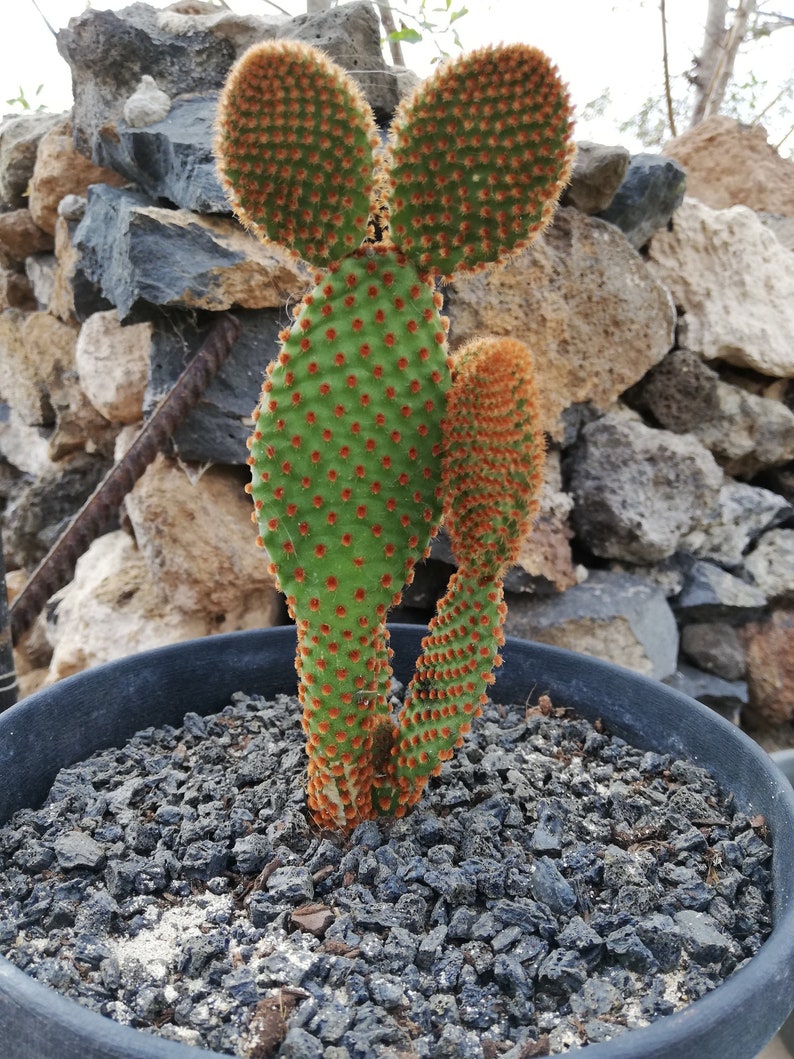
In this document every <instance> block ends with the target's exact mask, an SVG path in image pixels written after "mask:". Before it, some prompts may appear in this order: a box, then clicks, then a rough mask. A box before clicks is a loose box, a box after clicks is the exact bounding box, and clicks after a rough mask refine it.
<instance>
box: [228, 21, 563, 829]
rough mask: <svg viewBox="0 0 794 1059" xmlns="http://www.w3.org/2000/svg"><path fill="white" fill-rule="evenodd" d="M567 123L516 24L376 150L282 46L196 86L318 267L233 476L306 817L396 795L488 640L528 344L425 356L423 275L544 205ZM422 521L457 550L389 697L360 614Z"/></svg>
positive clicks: (253, 225) (449, 75)
mask: <svg viewBox="0 0 794 1059" xmlns="http://www.w3.org/2000/svg"><path fill="white" fill-rule="evenodd" d="M570 121H571V114H570V107H569V104H568V98H567V94H566V91H565V88H564V86H563V85H562V83H561V82H560V80H559V77H558V75H557V73H556V70H555V69H554V67H553V66H551V64H550V63H549V61H548V59H547V58H546V57H545V56H544V55H543V54H542V53H541V52H539V51H537V50H536V49H534V48H531V47H528V46H525V45H510V46H501V47H496V48H484V49H481V50H479V51H476V52H474V53H472V54H471V55H469V56H466V57H464V58H461V59H459V60H457V61H455V62H451V63H449V64H447V65H445V66H444V67H443V68H442V69H441V70H439V71H438V72H437V73H436V74H435V75H434V76H433V77H431V78H430V79H428V80H427V81H426V82H424V83H423V84H422V85H421V86H420V87H419V88H418V89H417V90H416V91H415V92H414V93H413V95H411V96H410V97H409V98H407V99H406V100H405V101H404V102H403V104H402V105H401V106H400V108H399V110H398V112H397V114H396V116H395V119H394V122H393V123H392V128H391V131H390V134H389V141H388V144H387V147H386V149H385V151H384V150H381V147H380V138H379V136H378V133H377V129H376V127H375V122H374V118H373V115H372V111H371V109H370V107H369V105H368V104H367V103H366V101H365V100H364V98H363V96H362V94H361V92H360V90H359V88H358V86H357V85H356V84H355V82H354V81H353V80H352V79H351V78H350V77H349V76H348V75H347V74H346V73H345V72H344V71H343V70H341V69H339V68H338V67H337V66H335V65H334V64H333V63H332V62H330V60H329V59H328V58H327V57H326V56H324V55H323V54H322V53H321V52H319V51H317V50H316V49H314V48H312V47H310V46H308V45H305V44H302V43H297V42H291V41H268V42H266V43H263V44H258V45H255V46H254V47H252V48H251V49H249V51H248V52H246V53H245V55H243V57H242V58H241V59H240V60H239V62H238V63H237V64H236V66H235V67H234V68H233V69H232V72H231V74H230V76H229V79H228V81H227V84H226V87H225V89H224V92H223V94H222V96H221V102H220V107H219V116H218V128H217V141H216V153H217V157H218V167H219V171H220V174H221V178H222V180H223V182H224V185H225V187H226V189H227V192H228V195H229V198H230V201H231V203H232V206H233V208H234V211H235V213H236V215H237V216H238V218H239V219H240V220H241V222H242V223H243V224H245V225H246V226H247V227H248V228H249V229H250V230H251V231H252V232H253V233H254V234H255V235H256V236H257V237H258V238H260V239H262V240H263V241H265V242H273V243H278V244H281V245H282V246H284V247H286V248H287V249H289V250H290V251H291V252H292V253H293V254H295V255H299V256H301V257H303V258H304V259H305V260H307V261H308V262H309V263H310V264H312V265H314V266H315V267H316V268H317V269H318V270H319V271H318V273H317V276H316V280H315V287H314V289H313V290H311V291H310V292H309V293H308V294H306V295H305V296H304V298H303V300H302V301H301V302H300V304H299V305H298V306H297V308H296V310H295V312H294V314H293V316H294V320H293V323H292V326H291V327H290V328H289V329H287V330H285V331H284V332H282V334H281V336H280V342H281V345H280V349H279V351H278V354H277V356H276V358H275V359H272V360H270V362H269V363H268V366H267V373H266V377H265V382H264V385H263V387H262V392H261V396H260V400H259V404H258V406H257V408H256V409H255V411H254V421H255V427H254V432H253V435H252V437H251V439H250V456H249V459H248V463H249V465H250V467H251V484H250V485H249V486H248V487H247V488H248V492H250V494H251V496H252V498H253V502H254V520H255V522H256V523H257V525H258V527H259V541H260V543H261V544H262V546H263V547H264V548H266V550H267V552H268V555H269V557H270V562H271V569H272V572H273V574H274V576H275V577H276V579H277V582H278V585H279V587H280V588H281V590H282V591H283V592H284V593H285V595H286V599H287V605H288V608H289V612H290V615H291V617H292V618H293V619H294V621H295V623H296V626H297V632H298V650H297V656H296V669H297V672H298V677H299V694H300V700H301V704H302V708H303V722H302V723H303V728H304V731H305V733H306V749H307V754H308V776H309V779H308V803H309V808H310V810H311V812H312V814H313V816H314V818H315V820H316V821H317V823H318V824H319V825H320V826H322V827H330V828H334V829H341V830H343V831H349V830H350V829H352V828H353V827H355V826H356V824H358V823H359V822H360V821H361V820H365V819H369V818H371V817H373V816H376V815H378V814H381V813H388V814H393V815H396V816H401V815H402V814H404V813H405V812H406V810H407V809H408V808H409V807H410V806H411V805H413V804H415V803H416V802H417V801H418V800H419V798H420V797H421V793H422V790H423V788H424V785H425V784H426V782H427V779H428V777H429V776H431V775H435V774H437V773H438V772H439V771H440V769H441V765H442V763H443V762H444V761H445V760H447V759H448V758H449V757H451V756H452V753H453V750H454V748H455V747H456V746H459V745H460V744H461V742H462V740H463V737H464V736H465V734H466V732H467V731H468V730H469V727H470V725H471V722H472V720H473V718H475V717H476V716H477V715H478V714H479V712H480V709H481V704H482V702H483V701H484V699H485V690H486V688H487V686H488V684H489V683H490V682H491V681H492V680H493V675H492V674H493V669H494V667H495V666H496V665H498V664H499V662H500V659H499V654H498V651H499V647H500V646H501V644H502V643H503V642H504V637H503V634H502V624H503V621H504V614H505V604H504V600H503V591H502V576H503V574H504V572H505V570H506V568H507V567H508V566H509V565H510V564H511V563H512V562H514V561H515V558H516V556H517V554H518V550H519V548H520V546H521V544H522V542H523V540H524V538H525V537H526V535H527V533H528V532H529V529H530V527H531V524H532V519H533V516H534V513H535V510H536V506H537V499H536V498H537V493H538V490H539V487H540V484H541V479H542V466H543V452H544V450H543V438H542V434H541V432H540V428H539V427H538V425H537V424H538V414H537V396H536V392H535V383H534V375H533V368H532V358H531V355H530V353H529V351H528V350H527V349H526V347H525V346H523V345H522V344H521V343H520V342H517V341H515V340H513V339H510V338H504V337H495V338H482V339H476V340H474V341H473V342H471V343H469V344H468V345H467V346H465V347H464V348H463V349H462V350H459V351H458V352H457V353H456V355H455V356H454V357H450V356H449V354H448V351H447V341H446V332H447V321H446V320H445V318H444V317H442V316H441V315H440V307H441V297H440V295H439V294H438V292H437V291H436V284H437V283H438V282H439V280H449V279H451V278H453V276H454V275H458V274H461V273H465V272H474V271H477V270H479V269H483V268H486V267H492V266H494V265H498V264H501V263H503V262H504V261H505V260H507V259H508V258H509V256H510V255H511V254H513V253H515V252H516V251H518V250H521V249H522V248H524V247H525V246H527V245H528V244H529V243H530V242H531V240H532V239H533V238H534V237H535V236H536V235H537V234H538V233H539V232H540V231H542V230H543V228H544V227H545V226H546V225H547V224H548V222H549V220H550V219H551V216H552V213H553V211H554V207H555V205H556V202H557V200H558V198H559V195H560V193H561V191H562V189H563V187H564V186H565V184H566V182H567V180H568V176H569V173H570V168H571V163H572V157H573V148H572V146H571V141H570ZM442 520H443V521H445V524H446V525H447V527H448V530H449V534H450V539H451V541H452V545H453V549H454V551H455V555H456V558H457V561H458V570H457V571H456V573H455V574H454V575H453V577H452V579H451V580H450V584H449V587H448V590H447V592H446V594H445V595H444V597H443V598H442V599H441V600H440V601H439V603H438V608H437V613H436V616H435V617H434V618H433V620H432V621H431V623H430V627H429V629H428V635H427V636H426V637H425V639H424V641H423V650H422V654H421V656H420V658H419V660H418V662H417V667H416V672H415V676H414V678H413V681H412V682H411V685H410V687H409V689H408V693H407V696H406V701H405V704H404V706H403V707H402V709H401V710H400V713H399V716H396V717H393V716H392V714H391V708H390V702H389V679H390V676H391V666H390V662H389V656H390V652H389V639H388V631H387V628H386V617H387V614H388V612H389V609H390V608H391V607H393V606H395V605H396V604H397V603H399V601H400V598H401V593H402V590H403V588H404V587H405V585H406V584H410V582H411V580H412V578H413V576H414V570H415V567H416V564H417V563H418V562H419V561H420V560H421V559H422V558H423V557H424V556H425V555H426V554H427V552H428V549H429V545H430V541H431V540H432V538H433V536H434V535H435V533H436V532H437V531H438V528H439V525H440V524H441V522H442Z"/></svg>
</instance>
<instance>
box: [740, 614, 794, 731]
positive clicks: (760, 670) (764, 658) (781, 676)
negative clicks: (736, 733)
mask: <svg viewBox="0 0 794 1059" xmlns="http://www.w3.org/2000/svg"><path fill="white" fill-rule="evenodd" d="M742 638H743V640H744V645H745V650H746V652H747V691H748V698H749V704H748V707H747V711H746V716H745V719H746V720H747V722H748V724H749V725H750V726H753V725H757V724H763V723H767V724H784V723H786V722H788V721H794V611H791V610H789V609H781V610H774V611H772V613H771V615H770V616H769V617H768V618H767V619H766V620H765V621H761V622H752V623H750V624H748V625H745V626H744V628H743V629H742Z"/></svg>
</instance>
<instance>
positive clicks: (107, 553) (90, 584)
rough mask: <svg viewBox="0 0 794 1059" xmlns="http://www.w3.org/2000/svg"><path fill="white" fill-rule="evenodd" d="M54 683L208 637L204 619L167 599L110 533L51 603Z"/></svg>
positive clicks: (122, 537) (124, 537)
mask: <svg viewBox="0 0 794 1059" xmlns="http://www.w3.org/2000/svg"><path fill="white" fill-rule="evenodd" d="M48 609H49V612H50V615H51V617H50V623H49V629H48V634H49V639H50V642H51V643H52V646H53V654H52V661H51V663H50V669H49V675H48V681H49V682H50V683H51V682H53V681H55V680H60V679H61V678H62V677H67V676H70V675H71V674H72V673H77V672H79V671H80V670H83V669H88V668H89V667H91V666H96V665H100V664H101V663H103V662H110V661H113V660H114V659H116V658H123V657H125V656H126V655H129V654H136V653H137V652H139V651H145V650H147V649H149V648H152V647H160V646H162V645H164V644H168V643H177V642H179V641H181V640H190V639H193V638H194V637H197V636H202V635H204V634H205V633H206V631H207V628H206V620H205V619H204V617H203V616H202V615H198V614H191V613H189V612H187V613H186V612H184V611H180V610H178V609H177V608H175V607H174V606H172V605H170V604H169V603H168V602H166V601H165V600H164V598H163V595H162V592H161V589H160V586H159V585H157V583H156V582H155V581H154V580H153V579H152V577H151V575H150V574H149V571H148V569H147V566H146V562H145V561H144V558H143V556H142V555H141V553H140V552H139V551H138V549H137V548H136V546H135V542H134V541H133V540H132V539H131V538H130V537H129V535H128V534H126V533H124V532H123V531H121V530H116V531H115V532H113V533H106V534H105V535H104V536H102V537H99V538H98V539H97V540H95V541H94V542H93V544H91V546H90V547H89V549H88V551H87V552H85V554H84V555H83V556H82V557H81V558H80V559H79V560H78V562H77V570H76V572H75V576H74V579H73V580H72V581H71V582H70V583H69V584H68V585H67V586H66V587H65V588H63V589H61V590H60V592H57V593H56V594H55V596H53V597H52V599H51V600H50V603H49V608H48Z"/></svg>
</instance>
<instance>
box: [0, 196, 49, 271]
mask: <svg viewBox="0 0 794 1059" xmlns="http://www.w3.org/2000/svg"><path fill="white" fill-rule="evenodd" d="M52 248H53V241H52V235H51V234H50V233H49V232H45V231H42V229H41V228H39V226H38V225H37V224H36V223H35V222H34V220H33V217H32V216H31V213H30V210H24V209H23V210H11V211H10V212H9V213H0V250H2V251H4V253H6V254H7V255H8V256H9V257H10V258H12V259H13V260H14V261H19V262H22V261H24V260H25V258H26V257H29V256H30V255H31V254H42V253H44V252H45V251H47V250H52Z"/></svg>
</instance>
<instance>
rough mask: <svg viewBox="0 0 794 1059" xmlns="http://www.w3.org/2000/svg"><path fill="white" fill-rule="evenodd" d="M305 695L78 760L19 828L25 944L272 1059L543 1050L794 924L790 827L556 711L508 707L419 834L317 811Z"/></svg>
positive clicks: (494, 712) (675, 1000) (626, 1018)
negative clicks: (779, 853)
mask: <svg viewBox="0 0 794 1059" xmlns="http://www.w3.org/2000/svg"><path fill="white" fill-rule="evenodd" d="M298 715H299V708H298V705H297V702H296V700H294V699H290V698H286V697H282V698H279V699H278V700H277V701H276V702H266V701H264V700H261V699H253V700H252V699H249V698H247V697H243V696H237V697H236V698H235V700H234V702H233V703H232V705H230V706H228V707H227V708H226V709H225V710H223V711H222V712H221V713H220V714H217V715H215V716H213V717H207V718H202V717H199V716H198V715H196V714H188V716H187V717H186V718H185V721H184V727H182V728H179V729H174V728H171V727H165V728H163V729H158V730H153V729H147V730H145V731H143V732H140V733H138V734H137V735H136V736H135V737H134V738H133V739H132V740H131V741H130V742H129V743H128V744H127V745H126V746H125V747H122V748H121V749H112V750H107V751H105V752H102V753H98V754H96V755H95V756H93V757H92V758H91V759H90V760H88V761H86V762H83V763H81V764H78V765H75V766H73V767H72V768H69V769H64V770H63V771H62V772H61V773H59V775H58V777H57V778H56V780H55V783H54V785H53V788H52V791H51V794H50V796H49V798H48V800H47V802H46V804H45V805H44V806H43V807H42V808H39V809H25V810H21V811H20V812H18V813H17V814H16V815H15V816H14V817H13V819H12V820H11V821H10V822H8V823H7V824H6V825H5V826H4V827H3V828H2V829H0V952H2V954H3V955H5V956H6V958H7V959H9V960H10V961H11V962H13V963H14V964H15V965H16V966H17V967H20V968H22V969H24V970H25V971H26V972H27V973H28V974H29V975H31V976H33V977H34V978H36V979H37V980H38V981H40V982H42V983H44V984H46V985H48V986H50V987H52V988H53V989H56V990H58V991H59V992H61V993H63V994H65V995H66V996H69V997H72V998H74V999H75V1000H77V1001H79V1002H80V1003H81V1004H84V1005H85V1006H87V1007H89V1008H92V1009H94V1010H96V1011H98V1012H101V1013H102V1014H103V1015H107V1016H109V1017H111V1018H114V1019H116V1020H117V1021H119V1022H121V1023H125V1024H128V1025H131V1026H134V1027H138V1028H140V1029H141V1030H143V1031H145V1032H151V1033H157V1034H160V1035H161V1036H163V1037H166V1038H170V1039H172V1040H177V1041H182V1042H184V1043H186V1044H190V1045H195V1046H198V1047H202V1048H208V1049H211V1050H214V1051H217V1052H224V1053H228V1054H232V1055H240V1056H249V1057H254V1059H268V1057H270V1056H273V1057H276V1056H278V1057H282V1059H375V1057H390V1059H397V1057H398V1056H401V1055H404V1054H406V1053H409V1054H410V1055H416V1056H419V1057H428V1059H430V1057H432V1059H494V1057H496V1056H504V1057H506V1059H519V1057H521V1059H526V1057H528V1056H532V1055H545V1054H554V1053H559V1052H564V1051H567V1050H568V1049H570V1048H574V1047H576V1046H578V1045H581V1044H586V1043H589V1042H596V1041H603V1040H606V1039H609V1038H610V1037H614V1036H615V1035H617V1034H620V1033H624V1032H626V1030H627V1029H631V1028H633V1027H638V1026H642V1025H646V1024H647V1023H649V1022H650V1021H652V1020H653V1019H655V1018H657V1017H659V1016H663V1015H666V1014H668V1013H670V1012H672V1011H674V1010H677V1009H679V1008H681V1007H683V1006H685V1005H686V1004H687V1003H689V1002H690V1001H692V1000H694V999H696V998H698V997H700V996H701V995H703V994H704V993H707V992H708V991H709V990H711V989H713V988H714V987H715V986H716V985H718V984H719V983H720V981H721V980H722V979H723V978H724V977H726V976H728V975H730V974H731V973H733V972H734V971H735V970H736V969H737V968H738V967H740V966H741V965H742V963H743V962H744V961H746V960H747V959H748V958H749V957H751V956H752V955H753V954H754V953H755V952H757V950H758V948H759V947H760V945H761V944H762V942H763V939H764V938H765V936H766V935H767V934H768V933H769V931H770V929H771V919H772V916H771V908H770V863H771V862H770V856H771V849H770V845H769V841H768V836H767V834H766V829H765V826H764V822H763V820H761V819H759V818H756V819H748V818H747V817H746V816H744V815H743V814H742V813H740V812H737V811H735V809H734V807H733V805H732V804H731V800H730V798H728V799H726V798H725V797H724V796H723V794H722V793H721V792H720V791H719V790H718V788H717V784H716V783H715V782H714V780H713V779H712V778H711V777H710V776H709V775H708V774H707V773H706V772H705V771H704V770H703V769H701V768H699V767H697V766H695V765H693V764H691V763H688V762H685V761H678V760H674V759H672V758H670V757H669V756H664V755H659V754H656V753H649V752H644V751H642V750H638V749H635V748H633V747H631V746H629V745H627V744H626V743H625V742H624V741H623V740H622V739H619V738H617V737H614V736H611V735H610V734H609V733H608V732H606V731H605V730H603V729H602V726H601V725H600V724H595V725H592V724H590V723H589V722H587V721H584V720H582V719H580V718H578V717H576V716H574V715H572V714H571V713H569V712H568V711H565V710H563V709H554V708H552V707H551V704H549V703H548V702H547V701H544V700H541V704H540V705H539V706H536V707H533V708H526V707H523V706H521V707H518V706H514V707H503V706H494V705H489V706H488V707H487V708H486V710H485V715H484V716H483V717H482V718H481V719H480V721H479V722H478V723H477V725H475V726H474V731H473V732H472V734H471V735H470V736H469V737H468V738H467V742H466V746H465V747H464V748H463V749H462V750H460V751H459V752H458V754H457V756H456V757H455V759H454V760H453V761H452V762H450V763H449V764H447V765H446V766H445V768H444V771H443V774H442V776H441V777H440V778H439V779H436V780H432V781H431V784H430V787H429V789H428V790H427V792H426V795H425V798H424V800H423V802H422V803H421V804H420V806H419V807H418V808H417V810H415V811H414V812H413V813H412V814H411V816H409V817H407V818H406V819H403V820H392V821H386V820H383V821H378V822H373V821H367V822H364V823H362V824H361V825H360V826H359V827H358V828H357V829H356V830H355V831H354V832H353V834H352V836H350V838H349V839H343V838H341V837H340V836H338V835H334V834H330V833H327V832H324V833H318V832H317V830H316V828H315V827H314V826H313V825H312V824H311V822H310V821H309V819H308V817H307V814H306V810H305V794H304V789H303V783H304V774H305V758H304V751H303V736H302V733H301V730H300V726H299V724H298V722H297V718H298Z"/></svg>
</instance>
